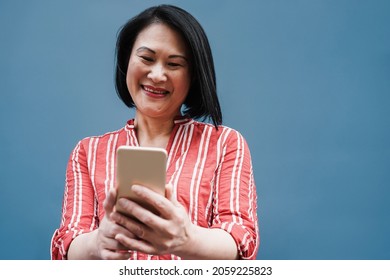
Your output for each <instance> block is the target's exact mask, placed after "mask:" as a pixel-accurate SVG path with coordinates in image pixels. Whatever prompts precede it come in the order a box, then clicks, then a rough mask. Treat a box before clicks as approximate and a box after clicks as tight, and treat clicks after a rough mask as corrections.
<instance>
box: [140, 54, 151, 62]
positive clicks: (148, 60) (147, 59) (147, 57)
mask: <svg viewBox="0 0 390 280" xmlns="http://www.w3.org/2000/svg"><path fill="white" fill-rule="evenodd" d="M140 57H141V58H142V60H145V61H147V62H153V58H151V57H149V56H143V55H142V56H140Z"/></svg>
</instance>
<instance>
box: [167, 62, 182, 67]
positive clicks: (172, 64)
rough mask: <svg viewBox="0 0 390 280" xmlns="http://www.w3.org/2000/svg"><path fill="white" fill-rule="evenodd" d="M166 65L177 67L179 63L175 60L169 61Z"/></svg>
mask: <svg viewBox="0 0 390 280" xmlns="http://www.w3.org/2000/svg"><path fill="white" fill-rule="evenodd" d="M168 65H169V66H171V67H179V66H181V64H179V63H175V62H169V63H168Z"/></svg>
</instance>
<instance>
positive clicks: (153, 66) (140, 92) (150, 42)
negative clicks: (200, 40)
mask: <svg viewBox="0 0 390 280" xmlns="http://www.w3.org/2000/svg"><path fill="white" fill-rule="evenodd" d="M190 81H191V78H190V61H189V55H188V51H187V48H186V44H185V42H184V40H183V39H182V37H181V35H180V34H179V33H177V32H176V31H175V30H173V29H171V28H170V27H169V26H167V25H165V24H161V23H154V24H151V25H149V26H148V27H146V28H145V29H143V30H142V31H141V32H140V33H139V34H138V36H137V38H136V41H135V42H134V45H133V49H132V51H131V54H130V60H129V66H128V68H127V76H126V84H127V88H128V90H129V92H130V94H131V97H132V98H133V101H134V104H135V107H136V110H137V115H139V114H141V115H143V116H145V117H152V118H160V119H161V120H164V119H169V118H172V119H173V118H174V117H175V116H177V115H178V114H180V108H181V105H182V104H183V102H184V100H185V99H186V97H187V94H188V90H189V88H190Z"/></svg>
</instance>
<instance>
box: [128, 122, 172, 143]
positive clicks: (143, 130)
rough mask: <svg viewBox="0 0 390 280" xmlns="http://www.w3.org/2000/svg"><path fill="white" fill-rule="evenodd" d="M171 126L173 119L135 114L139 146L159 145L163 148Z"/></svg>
mask: <svg viewBox="0 0 390 280" xmlns="http://www.w3.org/2000/svg"><path fill="white" fill-rule="evenodd" d="M173 126H174V121H173V119H167V120H161V119H157V118H145V117H143V116H141V115H137V114H136V116H135V120H134V127H135V130H136V133H137V138H138V143H139V145H140V146H145V147H160V148H164V149H165V148H166V146H167V144H168V141H169V137H170V135H171V132H172V129H173Z"/></svg>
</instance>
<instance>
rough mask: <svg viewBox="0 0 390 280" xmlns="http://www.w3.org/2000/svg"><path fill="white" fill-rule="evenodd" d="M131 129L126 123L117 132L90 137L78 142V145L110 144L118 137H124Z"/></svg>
mask: <svg viewBox="0 0 390 280" xmlns="http://www.w3.org/2000/svg"><path fill="white" fill-rule="evenodd" d="M129 129H131V128H130V126H129V124H128V123H127V124H126V125H125V126H124V127H121V128H119V129H117V130H112V131H107V132H104V133H102V134H96V135H90V136H86V137H84V138H82V139H81V140H79V145H80V144H81V145H87V144H89V143H91V142H111V141H114V140H115V139H118V138H119V137H124V136H125V135H126V134H127V133H128V130H129Z"/></svg>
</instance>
